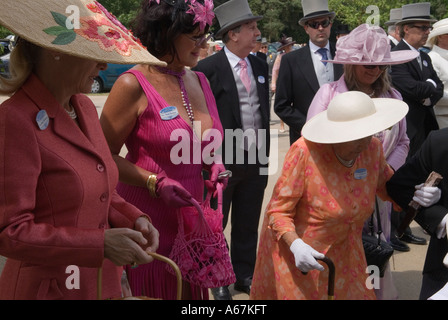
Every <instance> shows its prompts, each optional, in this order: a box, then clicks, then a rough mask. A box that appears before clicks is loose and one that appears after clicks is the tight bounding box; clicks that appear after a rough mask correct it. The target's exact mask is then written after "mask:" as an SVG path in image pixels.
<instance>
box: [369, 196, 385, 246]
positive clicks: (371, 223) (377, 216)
mask: <svg viewBox="0 0 448 320" xmlns="http://www.w3.org/2000/svg"><path fill="white" fill-rule="evenodd" d="M375 213H376V221H377V232H376V233H377V235H378V245H379V244H380V243H381V234H382V233H383V228H382V227H381V218H380V210H379V208H378V199H377V197H376V196H375V210H374V211H373V213H372V215H371V216H370V222H369V228H370V234H371V235H373V233H374V231H373V216H374V215H375Z"/></svg>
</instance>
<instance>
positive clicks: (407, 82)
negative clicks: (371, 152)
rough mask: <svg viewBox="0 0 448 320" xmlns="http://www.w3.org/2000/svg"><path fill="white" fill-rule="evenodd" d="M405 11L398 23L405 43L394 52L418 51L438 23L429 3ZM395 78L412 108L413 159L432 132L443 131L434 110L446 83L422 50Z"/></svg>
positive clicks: (409, 122) (408, 118)
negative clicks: (432, 24) (432, 23)
mask: <svg viewBox="0 0 448 320" xmlns="http://www.w3.org/2000/svg"><path fill="white" fill-rule="evenodd" d="M402 9H403V11H402V15H403V19H402V20H401V21H399V22H397V24H398V25H399V26H400V34H401V37H402V40H401V41H400V42H399V43H398V44H397V46H396V47H395V48H394V49H393V51H398V50H415V51H418V49H419V48H421V47H422V46H423V45H424V44H425V43H426V40H427V39H428V35H429V32H430V31H431V29H432V28H431V22H434V21H436V20H433V19H430V18H429V10H430V8H429V3H414V4H409V5H404V6H403V7H402ZM391 76H392V82H393V85H394V87H395V88H396V89H397V90H398V91H400V93H401V95H402V96H403V100H404V102H406V103H407V104H408V105H409V113H408V114H407V116H406V121H407V134H408V137H409V139H410V141H411V143H410V150H409V156H412V155H413V154H414V153H415V152H416V151H417V150H418V148H419V147H420V146H421V144H422V143H423V141H424V140H425V139H426V137H427V136H428V133H429V132H430V131H431V130H437V129H438V128H439V126H438V124H437V121H436V118H435V115H434V110H433V107H434V105H435V104H436V102H437V101H439V99H440V98H441V97H442V96H443V83H442V81H440V79H439V77H438V76H437V73H436V71H435V70H434V68H433V66H432V63H431V58H430V57H429V56H428V54H426V53H425V52H422V51H420V56H419V57H417V58H416V59H415V60H412V61H410V62H408V63H404V64H400V65H395V66H392V68H391Z"/></svg>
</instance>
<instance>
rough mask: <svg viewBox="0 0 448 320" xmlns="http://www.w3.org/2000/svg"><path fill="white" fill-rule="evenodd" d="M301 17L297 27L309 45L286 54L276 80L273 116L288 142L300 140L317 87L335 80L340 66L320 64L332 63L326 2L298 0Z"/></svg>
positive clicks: (332, 50) (337, 77) (339, 72)
mask: <svg viewBox="0 0 448 320" xmlns="http://www.w3.org/2000/svg"><path fill="white" fill-rule="evenodd" d="M302 8H303V14H304V17H303V18H302V19H300V21H299V24H300V25H301V26H302V27H304V28H305V31H306V33H307V34H308V35H309V38H310V40H309V45H307V46H305V47H302V48H300V49H298V50H295V51H292V52H290V53H287V54H285V55H284V56H283V58H282V63H281V66H280V70H279V75H278V79H277V88H276V93H275V104H274V111H275V113H276V114H277V115H278V116H279V117H280V119H282V120H283V121H284V122H285V123H286V124H287V125H288V126H289V141H290V143H291V144H293V143H294V142H295V141H296V140H297V139H298V138H299V137H300V136H301V131H302V127H303V125H304V124H305V121H306V115H307V113H308V108H309V106H310V104H311V101H312V100H313V98H314V95H315V94H316V92H317V90H319V88H320V86H321V85H323V84H325V83H329V82H333V81H335V80H338V79H339V77H340V76H341V75H342V73H343V70H342V65H338V64H336V65H334V64H332V63H326V62H322V61H321V60H327V59H332V57H334V54H335V51H336V49H335V45H334V43H330V42H329V41H328V39H329V38H330V32H331V26H332V21H333V19H334V17H335V13H334V12H330V11H329V10H328V1H327V0H302Z"/></svg>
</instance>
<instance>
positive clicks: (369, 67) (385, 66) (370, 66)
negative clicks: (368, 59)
mask: <svg viewBox="0 0 448 320" xmlns="http://www.w3.org/2000/svg"><path fill="white" fill-rule="evenodd" d="M363 67H364V68H366V69H370V70H373V69H375V68H376V67H378V68H379V69H380V70H381V71H384V70H386V69H387V68H389V66H388V65H381V66H379V65H376V64H374V65H367V66H366V65H363Z"/></svg>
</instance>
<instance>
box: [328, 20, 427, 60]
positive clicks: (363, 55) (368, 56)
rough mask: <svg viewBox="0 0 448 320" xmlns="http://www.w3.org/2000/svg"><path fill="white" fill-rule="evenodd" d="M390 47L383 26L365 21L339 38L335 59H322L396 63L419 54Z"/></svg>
mask: <svg viewBox="0 0 448 320" xmlns="http://www.w3.org/2000/svg"><path fill="white" fill-rule="evenodd" d="M390 49H391V48H390V40H389V38H388V37H387V34H386V32H385V31H384V30H383V28H380V27H376V26H369V25H368V24H366V23H364V24H362V25H360V26H358V27H356V28H355V29H353V31H352V32H350V33H349V34H348V35H346V36H344V37H342V38H340V39H339V40H338V42H337V43H336V55H335V57H334V59H333V60H322V61H326V62H331V63H336V64H353V65H395V64H401V63H406V62H409V61H411V60H414V59H415V58H417V56H418V55H419V53H418V52H417V51H413V50H399V51H391V50H390Z"/></svg>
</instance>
